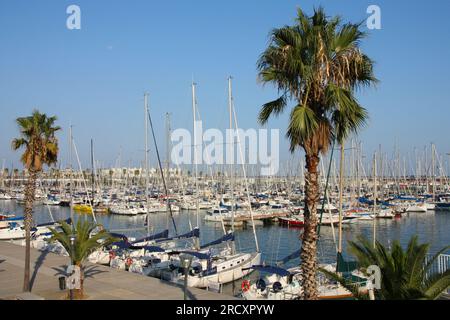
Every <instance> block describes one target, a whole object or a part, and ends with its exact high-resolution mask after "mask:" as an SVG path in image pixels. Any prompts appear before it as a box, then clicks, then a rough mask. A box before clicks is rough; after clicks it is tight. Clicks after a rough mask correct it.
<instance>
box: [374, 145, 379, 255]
mask: <svg viewBox="0 0 450 320" xmlns="http://www.w3.org/2000/svg"><path fill="white" fill-rule="evenodd" d="M377 196H378V194H377V153H376V152H375V154H374V155H373V247H374V248H375V246H376V228H377V227H376V226H377Z"/></svg>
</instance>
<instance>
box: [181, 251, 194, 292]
mask: <svg viewBox="0 0 450 320" xmlns="http://www.w3.org/2000/svg"><path fill="white" fill-rule="evenodd" d="M180 258H181V265H182V267H183V269H184V300H187V284H188V275H189V269H190V268H191V264H192V257H191V256H188V255H183V256H181V257H180Z"/></svg>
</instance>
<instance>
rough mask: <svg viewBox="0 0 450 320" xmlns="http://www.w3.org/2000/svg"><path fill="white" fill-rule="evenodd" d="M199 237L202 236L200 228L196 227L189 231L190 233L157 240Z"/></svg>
mask: <svg viewBox="0 0 450 320" xmlns="http://www.w3.org/2000/svg"><path fill="white" fill-rule="evenodd" d="M193 237H196V238H199V237H200V229H199V228H195V229H194V230H192V231H189V232H188V233H185V234H182V235H181V236H176V237H172V238H168V239H160V240H157V241H156V242H162V241H170V240H176V239H187V238H193Z"/></svg>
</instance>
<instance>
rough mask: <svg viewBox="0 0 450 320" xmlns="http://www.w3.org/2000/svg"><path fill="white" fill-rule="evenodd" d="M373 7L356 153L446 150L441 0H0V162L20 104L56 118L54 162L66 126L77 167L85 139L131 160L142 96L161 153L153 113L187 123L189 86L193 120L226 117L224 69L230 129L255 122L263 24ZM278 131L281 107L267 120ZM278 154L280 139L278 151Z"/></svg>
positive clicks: (139, 142) (448, 64)
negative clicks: (77, 20)
mask: <svg viewBox="0 0 450 320" xmlns="http://www.w3.org/2000/svg"><path fill="white" fill-rule="evenodd" d="M70 4H77V5H79V6H80V7H81V12H82V25H81V26H82V29H81V30H68V29H67V28H66V19H67V16H68V15H67V14H66V8H67V6H68V5H70ZM370 4H377V5H379V6H380V7H381V10H382V30H373V31H370V37H369V38H368V39H367V40H366V41H365V42H364V44H363V48H364V50H365V51H366V52H367V54H369V55H370V56H371V57H372V58H373V59H374V60H375V61H376V63H377V64H376V75H377V76H378V78H379V79H380V80H381V83H380V85H379V86H378V88H377V89H372V90H368V91H364V92H362V93H361V94H360V95H359V99H360V101H361V102H362V104H363V105H364V106H365V107H366V108H367V109H368V110H369V111H370V116H371V117H370V121H369V125H368V127H367V128H366V129H365V130H364V131H363V132H362V133H361V135H360V139H361V140H362V141H363V143H364V149H365V151H366V152H367V153H370V152H372V150H374V149H375V148H377V147H378V145H379V144H382V145H383V148H384V149H385V150H390V151H391V150H393V147H394V144H395V142H396V141H397V142H398V144H399V146H400V149H401V151H402V152H405V153H406V152H412V151H413V148H414V147H417V148H419V149H421V150H423V148H424V146H425V145H429V144H430V143H431V142H434V143H436V145H437V149H438V151H439V152H440V153H446V152H450V141H449V139H448V136H449V134H448V133H449V129H448V124H449V121H450V106H449V102H450V80H449V71H450V59H449V57H450V43H449V41H450V32H449V31H450V22H448V21H450V19H449V16H450V2H449V1H448V0H433V1H403V0H402V1H399V0H396V1H381V0H375V1H365V0H361V1H359V0H358V1H356V0H352V1H350V0H330V1H313V0H304V1H287V0H283V1H275V0H272V1H261V0H259V1H213V0H208V1H200V0H199V1H181V0H180V1H137V0H136V1H103V0H96V1H87V0H72V1H62V0H46V1H23V0H1V2H0V41H1V50H0V110H1V113H0V166H1V160H2V159H6V161H7V166H8V167H10V166H11V163H12V162H15V163H16V166H17V165H18V155H17V154H15V153H14V152H12V151H11V148H10V141H11V139H12V138H13V137H14V136H17V135H18V131H17V128H16V125H15V122H14V119H15V118H17V117H18V116H24V115H28V114H29V113H30V112H31V110H32V109H33V108H39V109H40V110H41V111H44V112H46V113H48V114H55V115H57V116H58V118H59V121H58V123H59V124H60V125H61V126H62V127H63V128H64V131H63V132H62V133H61V134H60V135H59V138H60V142H61V157H60V160H61V161H62V163H63V165H65V163H66V162H67V155H68V151H67V150H68V148H67V144H68V143H67V141H68V138H67V135H68V131H69V130H68V126H69V123H70V122H71V123H72V124H73V125H74V137H75V142H76V143H77V146H78V149H79V153H80V157H81V160H82V162H83V165H84V166H89V160H88V159H89V142H90V139H91V138H93V139H94V141H95V143H96V157H97V159H98V160H99V161H101V162H103V163H104V165H111V164H114V163H115V161H116V159H117V156H118V154H119V150H120V148H121V147H122V150H123V157H122V159H123V162H127V161H128V160H131V159H132V160H133V164H136V165H138V164H139V162H140V161H142V158H143V151H142V150H143V131H144V125H143V107H142V104H143V93H144V91H149V92H150V106H151V112H152V116H153V118H154V122H156V131H157V136H158V138H159V140H160V145H161V149H163V147H164V114H165V112H171V113H172V114H173V116H172V127H173V128H178V127H185V128H186V127H187V128H191V126H192V124H191V119H192V114H191V104H190V103H191V100H190V99H191V98H190V82H191V79H192V76H194V77H195V81H196V82H197V83H198V102H199V109H200V113H201V116H202V117H203V119H204V122H205V125H206V126H207V127H218V128H223V127H225V126H226V123H227V111H226V106H227V100H226V98H227V93H226V90H227V87H226V86H227V84H226V78H227V76H228V75H232V76H233V77H234V82H233V85H234V97H235V102H236V109H237V114H238V119H239V125H240V127H242V128H251V127H257V122H256V117H257V113H258V110H259V108H260V106H261V105H262V104H263V103H264V102H267V101H269V100H270V99H272V98H275V97H276V92H275V91H274V90H273V88H270V87H266V88H262V87H261V86H260V85H259V84H258V83H257V81H256V75H257V71H256V61H257V58H258V56H259V55H260V53H261V52H262V51H263V49H264V48H265V46H266V44H267V41H268V33H269V31H270V30H271V29H272V28H274V27H280V26H282V25H285V24H291V23H292V22H293V19H294V17H295V14H296V7H297V6H300V7H302V8H303V9H304V10H305V11H307V12H308V13H311V11H312V9H313V7H314V6H318V5H323V6H324V7H325V9H326V11H327V13H328V14H329V15H335V14H340V15H342V16H343V17H344V18H345V19H346V20H350V21H353V22H357V21H362V20H364V19H366V18H367V16H368V15H367V13H366V9H367V7H368V5H370ZM286 125H287V115H286V116H282V117H280V118H279V119H276V120H273V121H271V122H270V127H273V128H281V129H282V134H284V129H285V127H286ZM281 150H282V153H283V157H284V159H287V158H289V155H288V151H287V143H286V142H285V141H283V143H282V147H281Z"/></svg>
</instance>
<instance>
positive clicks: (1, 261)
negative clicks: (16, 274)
mask: <svg viewBox="0 0 450 320" xmlns="http://www.w3.org/2000/svg"><path fill="white" fill-rule="evenodd" d="M5 261H6V260H0V263H3V262H5ZM3 271H5V270H0V272H3Z"/></svg>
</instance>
